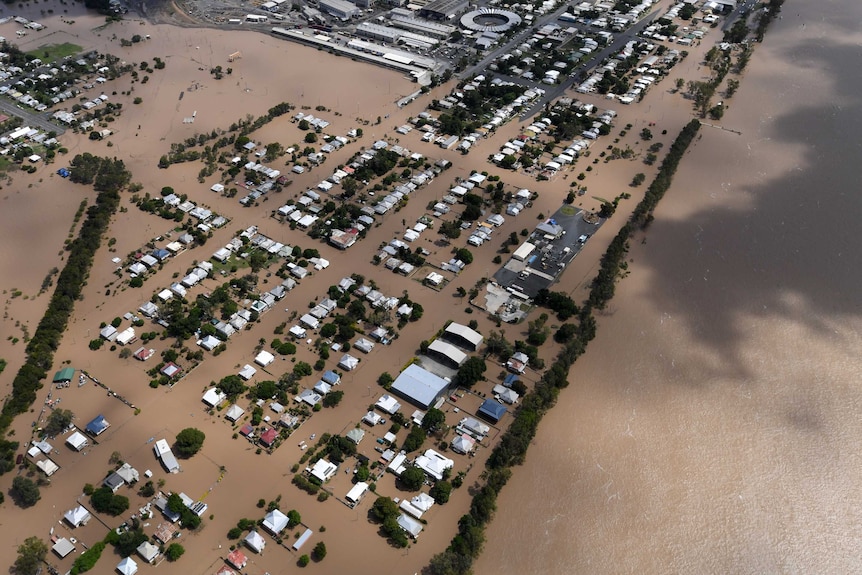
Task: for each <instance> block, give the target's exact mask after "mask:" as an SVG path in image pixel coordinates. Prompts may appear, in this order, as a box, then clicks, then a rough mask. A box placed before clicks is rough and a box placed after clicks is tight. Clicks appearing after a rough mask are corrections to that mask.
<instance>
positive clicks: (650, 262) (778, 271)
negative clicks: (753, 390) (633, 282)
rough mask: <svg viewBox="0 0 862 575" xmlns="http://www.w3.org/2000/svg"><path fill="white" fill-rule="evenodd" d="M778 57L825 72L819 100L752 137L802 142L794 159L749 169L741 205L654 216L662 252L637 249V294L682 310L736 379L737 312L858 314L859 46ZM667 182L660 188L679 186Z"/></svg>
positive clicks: (813, 318) (861, 279) (812, 46)
mask: <svg viewBox="0 0 862 575" xmlns="http://www.w3.org/2000/svg"><path fill="white" fill-rule="evenodd" d="M780 57H781V58H782V59H786V60H788V61H790V62H794V63H795V64H796V65H797V66H798V67H799V68H800V69H802V68H811V67H816V68H817V69H819V70H820V72H821V74H825V75H826V76H828V77H829V79H830V81H829V82H827V84H829V86H828V89H829V95H830V96H829V98H828V101H827V102H825V103H824V104H822V105H818V106H803V107H796V108H793V109H792V110H791V111H789V112H788V113H786V114H784V115H781V116H779V117H776V118H775V119H774V121H773V122H772V123H771V126H770V127H769V131H768V133H765V134H762V135H763V136H764V137H766V138H769V139H772V140H775V141H778V142H781V143H789V144H792V145H797V146H802V147H804V150H805V152H804V157H803V160H802V162H801V164H800V165H797V166H792V167H791V168H790V169H787V170H785V171H784V172H783V173H780V174H778V175H777V176H776V177H774V178H770V175H771V173H770V172H771V169H772V168H770V166H768V165H764V166H762V169H759V170H757V171H759V172H760V173H761V174H764V175H765V176H766V177H767V178H769V179H768V180H766V181H763V182H762V183H760V184H754V185H751V186H750V187H747V189H744V190H741V191H742V192H744V193H745V194H747V195H748V196H749V199H750V204H749V206H748V208H745V209H739V207H738V206H722V205H718V206H714V205H710V206H709V207H708V208H704V209H703V210H701V211H700V212H697V213H695V214H693V215H692V216H690V217H687V218H685V219H682V220H669V219H667V218H664V219H662V218H661V215H660V214H659V216H658V218H659V221H658V222H657V223H656V226H657V229H656V230H655V233H656V234H657V237H656V240H657V241H658V242H659V243H660V244H661V245H662V246H666V247H667V248H669V249H670V251H672V252H673V253H672V254H670V253H668V250H665V249H662V248H660V246H656V245H652V243H653V242H652V241H650V244H651V245H650V247H649V248H647V249H645V250H639V254H638V256H637V265H638V266H646V267H647V268H650V269H651V270H652V271H653V272H654V273H653V274H652V275H651V277H652V278H654V279H653V280H652V282H653V283H652V285H650V287H649V289H648V290H647V291H648V293H649V294H650V295H649V296H648V297H650V298H651V300H652V301H653V303H654V304H655V305H656V307H657V308H658V309H662V310H673V313H675V315H676V316H677V317H682V318H683V321H685V322H687V323H688V324H689V328H690V329H689V332H690V334H691V336H692V337H694V338H697V339H698V340H699V341H700V342H701V343H704V344H706V345H708V346H709V347H710V348H711V349H713V350H714V351H715V352H717V353H719V354H721V356H722V357H723V358H726V361H727V362H728V363H727V364H726V365H725V366H724V368H727V369H729V370H732V371H737V372H738V373H739V374H743V375H744V372H745V368H744V366H742V365H740V364H739V363H737V364H736V365H734V357H735V356H736V354H737V353H738V352H739V349H738V346H739V344H740V342H741V341H742V338H743V336H744V335H745V334H743V333H740V331H739V330H740V327H739V323H738V322H737V320H738V318H739V317H741V316H746V317H755V318H757V317H760V318H763V319H767V318H775V317H778V318H786V319H788V320H791V321H793V322H797V323H804V324H805V325H806V327H808V328H809V329H811V330H813V331H814V332H815V333H817V334H820V335H825V334H833V333H834V330H833V328H831V327H827V324H828V321H829V320H831V319H832V318H838V317H839V316H847V315H853V316H855V315H858V314H860V312H862V290H860V285H862V266H860V264H862V254H860V251H859V250H858V248H857V246H858V243H859V239H858V235H859V231H860V230H862V194H860V193H859V188H860V186H859V173H860V168H862V145H860V144H859V139H860V134H862V79H860V78H859V76H858V74H855V73H852V70H851V69H848V68H847V63H849V62H858V61H859V60H860V57H862V47H860V46H858V45H850V44H839V43H836V42H824V41H817V40H812V41H810V42H806V43H804V44H801V45H796V46H794V47H793V48H792V49H790V50H787V51H786V52H785V53H784V54H781V55H780ZM801 73H804V72H801ZM777 82H778V83H789V84H790V85H792V84H793V82H794V80H793V79H784V78H782V79H780V80H778V81H777ZM803 82H804V80H803ZM819 88H820V89H821V90H822V91H826V88H827V87H826V86H820V87H819ZM776 97H777V95H776ZM742 103H743V102H742V101H740V102H735V104H736V105H742ZM756 129H757V127H756V126H750V127H746V131H748V132H752V133H753V132H754V131H755V130H756ZM702 130H708V128H702ZM712 136H713V135H712V134H707V135H704V137H705V138H708V137H712ZM743 145H745V144H743ZM749 145H756V142H752V143H750V144H749ZM695 151H696V150H695ZM719 156H720V158H717V160H718V161H721V158H724V157H725V156H724V155H723V154H719ZM701 157H703V154H701ZM688 161H689V162H690V161H691V160H688ZM686 168H688V170H686V171H689V172H690V170H691V169H692V166H691V165H690V164H689V165H688V166H686V162H685V161H684V162H683V170H685V169H686ZM755 169H757V168H755ZM729 170H732V166H729ZM680 175H681V176H682V177H683V178H685V179H688V178H690V174H689V176H688V177H686V176H684V175H682V174H680ZM751 179H755V178H751ZM711 185H713V186H715V187H718V186H719V184H718V182H716V183H714V184H711ZM676 188H677V189H676V190H671V191H670V192H669V195H672V194H674V192H675V191H676V193H682V190H680V189H679V188H680V186H679V185H677V186H676ZM736 193H738V192H736ZM668 200H670V198H667V199H666V200H665V201H668ZM652 233H653V231H649V232H648V233H647V235H651V234H652ZM638 241H639V237H638V238H636V241H635V242H633V243H638ZM657 248H658V249H657ZM832 337H837V336H832ZM800 351H801V352H802V351H803V350H800Z"/></svg>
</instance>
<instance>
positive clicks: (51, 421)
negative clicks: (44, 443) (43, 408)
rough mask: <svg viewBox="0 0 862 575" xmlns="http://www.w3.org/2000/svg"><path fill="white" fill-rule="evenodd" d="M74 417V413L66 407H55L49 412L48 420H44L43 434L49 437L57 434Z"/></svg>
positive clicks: (70, 422) (69, 423) (68, 424)
mask: <svg viewBox="0 0 862 575" xmlns="http://www.w3.org/2000/svg"><path fill="white" fill-rule="evenodd" d="M74 418H75V414H74V413H72V412H71V411H69V410H68V409H55V410H54V411H52V412H51V414H50V415H49V416H48V420H47V421H46V422H45V428H44V431H45V434H46V435H48V436H49V437H54V436H55V435H59V434H60V433H62V432H63V431H64V430H65V429H66V428H67V427H69V426H70V425H72V420H73V419H74Z"/></svg>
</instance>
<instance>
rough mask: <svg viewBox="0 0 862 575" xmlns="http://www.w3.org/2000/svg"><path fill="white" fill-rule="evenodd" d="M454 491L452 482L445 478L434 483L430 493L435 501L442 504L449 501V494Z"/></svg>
mask: <svg viewBox="0 0 862 575" xmlns="http://www.w3.org/2000/svg"><path fill="white" fill-rule="evenodd" d="M451 493H452V484H451V483H449V482H448V481H445V480H440V481H438V482H437V483H435V484H434V487H432V488H431V491H429V492H428V494H429V495H430V496H431V497H433V498H434V501H435V502H437V503H439V504H440V505H442V504H444V503H446V502H447V501H449V495H450V494H451Z"/></svg>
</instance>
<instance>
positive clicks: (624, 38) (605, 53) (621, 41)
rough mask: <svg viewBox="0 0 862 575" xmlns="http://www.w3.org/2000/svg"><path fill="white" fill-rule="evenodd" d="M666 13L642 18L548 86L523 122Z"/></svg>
mask: <svg viewBox="0 0 862 575" xmlns="http://www.w3.org/2000/svg"><path fill="white" fill-rule="evenodd" d="M663 12H664V8H662V9H660V10H655V11H653V12H651V13H650V14H647V15H646V16H644V17H643V18H641V19H640V20H639V21H638V22H637V23H635V24H634V25H633V26H631V27H629V28H628V30H626V31H625V32H620V33H619V34H616V35H615V36H614V41H613V42H611V43H610V44H609V45H608V46H607V47H606V48H604V49H603V50H602V51H601V52H599V53H597V54H596V55H595V56H593V58H592V59H591V60H590V61H589V62H586V63H585V64H581V65H580V66H578V67H577V68H575V69H574V70H572V73H571V74H569V76H568V77H567V78H566V80H565V81H564V82H562V83H560V84H556V85H554V86H548V88H547V90H545V95H544V96H542V97H541V98H539V99H538V100H536V102H535V103H534V104H533V106H532V107H531V108H530V109H528V110H526V111H525V112H523V113H522V115H521V121H522V122H525V121H527V120H528V119H529V118H531V117H532V116H534V115H536V114H538V113H539V112H541V111H542V110H543V109H544V107H545V104H547V103H548V102H552V101H553V100H555V99H557V98H559V97H560V96H562V95H563V93H564V92H565V91H566V90H568V89H569V88H571V87H572V85H573V84H574V83H575V82H577V81H578V80H579V79H580V78H581V76H582V75H585V74H586V73H587V71H588V70H590V69H591V68H593V67H595V66H597V65H598V64H599V63H601V62H602V61H604V59H605V58H608V57H610V56H612V55H614V54H616V53H617V52H619V51H621V50H622V49H623V46H625V45H626V43H628V42H629V41H630V40H632V39H633V38H635V37H636V36H637V35H638V34H640V32H641V30H643V29H644V28H646V27H647V26H649V25H650V24H651V23H652V21H653V20H655V19H656V18H658V17H659V15H660V14H661V13H663Z"/></svg>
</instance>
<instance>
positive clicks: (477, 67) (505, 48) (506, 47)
mask: <svg viewBox="0 0 862 575" xmlns="http://www.w3.org/2000/svg"><path fill="white" fill-rule="evenodd" d="M566 8H568V4H567V3H565V2H564V3H563V4H562V6H560V7H559V8H558V9H557V10H556V11H555V12H551V13H550V14H546V15H545V16H543V17H542V18H539V19H538V20H536V21H535V22H534V23H533V24H532V25H530V26H527V27H526V28H524V30H522V31H521V32H520V33H519V34H516V35H515V36H513V37H512V39H511V40H509V41H508V42H506V43H505V44H503V45H502V46H500V47H498V48H497V49H495V50H494V51H493V52H489V53H487V54H485V56H484V57H483V58H482V59H481V60H479V62H478V63H476V64H474V65H473V66H470V67H469V68H467V69H465V70H464V71H463V72H461V73H460V74H458V75H457V76H458V77H459V78H462V79H463V78H470V77H471V76H475V75H476V74H481V73H484V72H486V71H487V69H488V65H489V64H490V63H491V62H493V61H494V60H495V59H496V58H497V57H498V56H500V55H502V54H505V53H507V52H511V51H512V50H513V49H514V48H515V46H520V45H521V44H523V43H524V40H526V39H527V38H529V37H530V36H532V35H533V29H534V28H535V29H538V28H541V27H542V26H544V25H545V24H547V23H548V22H552V21H554V20H556V19H557V18H559V17H560V16H562V14H563V12H565V11H566Z"/></svg>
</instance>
